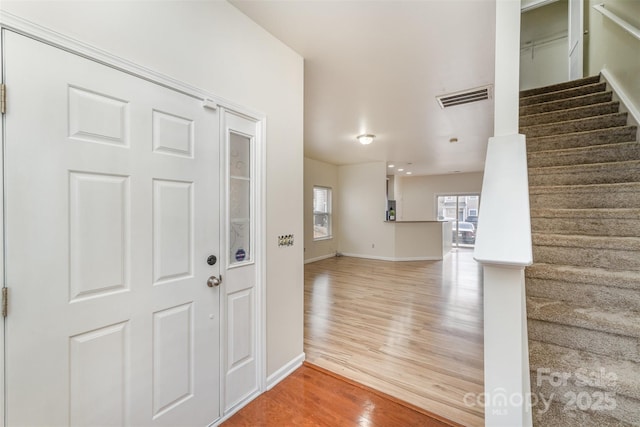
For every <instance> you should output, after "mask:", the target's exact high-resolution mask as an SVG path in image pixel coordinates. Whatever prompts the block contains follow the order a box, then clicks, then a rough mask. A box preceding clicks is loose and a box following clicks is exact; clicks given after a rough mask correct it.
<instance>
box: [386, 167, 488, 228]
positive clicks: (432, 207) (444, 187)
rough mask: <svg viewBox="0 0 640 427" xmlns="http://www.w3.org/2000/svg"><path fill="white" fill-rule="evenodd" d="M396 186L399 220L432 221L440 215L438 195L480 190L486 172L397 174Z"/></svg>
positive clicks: (478, 191)
mask: <svg viewBox="0 0 640 427" xmlns="http://www.w3.org/2000/svg"><path fill="white" fill-rule="evenodd" d="M396 188H399V191H398V193H399V194H396V197H397V198H396V203H397V205H398V209H397V210H398V212H397V214H398V220H400V221H432V220H435V219H436V196H437V195H442V194H461V193H480V191H481V190H482V173H481V172H476V173H459V174H452V175H426V176H411V177H406V176H403V177H397V178H396ZM398 197H399V198H398Z"/></svg>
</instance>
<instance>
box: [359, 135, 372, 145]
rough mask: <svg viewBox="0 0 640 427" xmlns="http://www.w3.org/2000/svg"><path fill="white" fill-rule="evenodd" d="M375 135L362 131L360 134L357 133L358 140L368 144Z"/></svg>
mask: <svg viewBox="0 0 640 427" xmlns="http://www.w3.org/2000/svg"><path fill="white" fill-rule="evenodd" d="M375 137H376V136H375V135H371V134H370V133H363V134H362V135H358V137H357V138H358V142H360V144H362V145H369V144H371V143H372V142H373V138H375Z"/></svg>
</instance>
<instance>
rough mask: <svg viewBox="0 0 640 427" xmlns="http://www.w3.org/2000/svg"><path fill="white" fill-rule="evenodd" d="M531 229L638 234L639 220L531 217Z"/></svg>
mask: <svg viewBox="0 0 640 427" xmlns="http://www.w3.org/2000/svg"><path fill="white" fill-rule="evenodd" d="M531 231H532V232H534V233H547V234H573V235H579V236H617V237H635V236H640V220H637V219H616V218H612V219H601V218H536V217H531Z"/></svg>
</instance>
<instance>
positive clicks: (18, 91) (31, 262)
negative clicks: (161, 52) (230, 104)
mask: <svg viewBox="0 0 640 427" xmlns="http://www.w3.org/2000/svg"><path fill="white" fill-rule="evenodd" d="M3 37H4V45H3V54H4V58H3V59H4V79H5V83H6V85H7V88H8V93H9V107H8V111H7V113H6V115H5V120H6V122H5V124H6V126H5V157H4V162H5V165H4V166H5V195H4V197H5V212H6V215H5V230H6V235H5V236H6V255H5V256H6V260H5V261H6V285H7V286H8V288H9V299H10V306H9V314H8V317H7V319H6V336H5V350H6V408H7V413H6V416H7V424H8V425H10V426H45V425H46V426H54V425H55V426H61V425H70V426H98V425H100V426H107V425H108V426H126V425H131V426H142V425H192V426H196V425H200V426H202V425H206V424H208V423H211V422H212V421H214V420H216V419H217V418H218V416H219V409H220V408H219V383H220V378H219V376H220V374H219V368H220V366H219V357H220V356H219V352H220V348H219V339H220V336H219V334H220V332H219V297H220V296H219V292H220V290H219V289H218V288H216V287H213V288H210V287H208V286H207V279H208V278H209V277H210V276H212V275H217V274H218V273H219V264H216V265H214V266H211V265H209V264H208V263H207V257H208V256H209V255H212V254H213V255H219V254H218V251H219V247H220V244H219V212H218V210H219V188H220V184H219V135H220V133H219V117H218V113H217V112H216V111H215V110H210V109H205V108H203V107H202V106H201V103H200V101H198V100H197V99H195V98H192V97H190V96H187V95H184V94H181V93H178V92H176V91H173V90H171V89H167V88H165V87H161V86H159V85H156V84H154V83H151V82H148V81H146V80H143V79H140V78H137V77H134V76H132V75H129V74H126V73H123V72H120V71H117V70H115V69H113V68H109V67H107V66H105V65H101V64H98V63H96V62H93V61H91V60H88V59H85V58H82V57H80V56H77V55H74V54H71V53H68V52H65V51H63V50H61V49H57V48H54V47H51V46H49V45H46V44H43V43H40V42H37V41H34V40H32V39H29V38H27V37H24V36H20V35H17V34H15V33H12V32H9V31H4V33H3Z"/></svg>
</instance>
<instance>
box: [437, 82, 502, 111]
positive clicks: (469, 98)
mask: <svg viewBox="0 0 640 427" xmlns="http://www.w3.org/2000/svg"><path fill="white" fill-rule="evenodd" d="M436 99H437V100H438V104H440V108H448V107H453V106H455V105H462V104H468V103H470V102H476V101H484V100H485V99H491V85H488V86H483V87H477V88H474V89H469V90H465V91H462V92H455V93H449V94H446V95H440V96H436Z"/></svg>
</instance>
